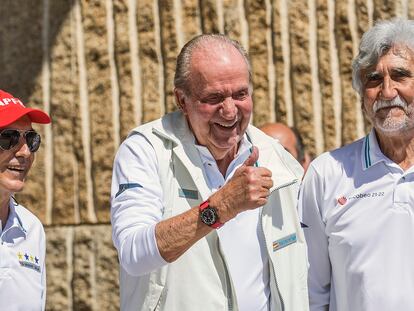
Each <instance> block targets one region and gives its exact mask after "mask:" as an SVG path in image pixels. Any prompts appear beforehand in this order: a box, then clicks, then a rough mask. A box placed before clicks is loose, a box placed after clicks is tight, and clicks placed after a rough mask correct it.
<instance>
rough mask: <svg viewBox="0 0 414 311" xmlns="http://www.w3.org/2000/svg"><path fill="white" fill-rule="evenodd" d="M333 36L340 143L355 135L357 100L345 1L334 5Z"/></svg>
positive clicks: (354, 137)
mask: <svg viewBox="0 0 414 311" xmlns="http://www.w3.org/2000/svg"><path fill="white" fill-rule="evenodd" d="M335 37H336V44H337V47H338V54H339V73H340V77H341V93H342V94H341V96H342V144H347V143H350V142H352V141H354V140H355V139H356V137H357V135H356V126H355V124H356V111H355V106H356V105H355V102H356V100H357V98H356V95H355V91H354V90H353V89H352V68H351V64H352V59H353V51H352V37H351V30H350V29H349V18H348V16H347V2H346V1H344V2H337V3H336V6H335Z"/></svg>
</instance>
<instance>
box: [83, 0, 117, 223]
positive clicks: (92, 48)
mask: <svg viewBox="0 0 414 311" xmlns="http://www.w3.org/2000/svg"><path fill="white" fill-rule="evenodd" d="M106 14H107V12H106V7H105V2H104V1H100V0H89V1H86V0H84V1H82V16H83V26H84V38H85V54H86V55H85V56H86V69H87V72H88V97H89V113H90V128H91V137H90V139H91V145H92V148H91V150H92V180H93V185H94V189H93V190H94V202H95V213H96V217H97V219H98V221H103V222H105V221H108V220H109V217H108V198H109V195H110V185H111V177H112V163H113V157H112V156H109V155H113V154H114V152H115V148H114V147H115V146H114V144H113V143H112V142H113V138H114V133H113V122H112V114H113V113H112V92H111V91H112V90H111V82H110V74H111V73H110V68H109V60H108V38H107V27H106ZM87 221H93V220H91V219H87Z"/></svg>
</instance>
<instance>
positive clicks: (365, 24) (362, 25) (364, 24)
mask: <svg viewBox="0 0 414 311" xmlns="http://www.w3.org/2000/svg"><path fill="white" fill-rule="evenodd" d="M355 10H356V16H357V22H358V37H359V38H361V37H362V35H363V34H364V32H365V31H367V30H368V29H369V18H370V17H369V16H368V8H367V4H366V1H363V0H356V1H355ZM363 117H364V129H365V132H369V130H370V128H371V124H370V122H369V121H368V120H367V119H366V118H365V116H363Z"/></svg>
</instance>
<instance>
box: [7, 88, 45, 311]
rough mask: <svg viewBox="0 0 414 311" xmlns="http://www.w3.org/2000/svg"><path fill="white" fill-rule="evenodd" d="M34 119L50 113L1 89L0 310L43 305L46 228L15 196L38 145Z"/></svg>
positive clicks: (39, 121) (41, 308) (38, 307)
mask: <svg viewBox="0 0 414 311" xmlns="http://www.w3.org/2000/svg"><path fill="white" fill-rule="evenodd" d="M32 123H42V124H46V123H50V118H49V116H48V115H47V114H46V113H45V112H43V111H41V110H38V109H31V108H27V107H25V106H24V105H23V103H22V102H21V101H20V100H19V99H18V98H15V97H14V96H12V95H11V94H9V93H7V92H4V91H1V90H0V304H1V307H0V309H2V308H3V307H4V308H5V309H7V310H44V308H45V301H46V281H45V280H46V271H45V249H46V244H45V232H44V229H43V226H42V224H41V222H40V221H39V219H37V218H36V216H34V215H33V214H32V213H31V212H29V211H28V210H27V209H25V208H24V207H23V206H21V205H20V204H18V203H17V202H16V200H15V199H14V197H13V195H14V193H15V192H19V191H21V190H22V189H23V186H24V183H25V179H26V175H27V173H28V172H29V170H30V168H31V166H32V163H33V161H34V155H35V152H36V151H37V150H38V149H39V146H40V141H41V139H40V135H39V134H38V133H36V132H35V131H34V130H33V128H32Z"/></svg>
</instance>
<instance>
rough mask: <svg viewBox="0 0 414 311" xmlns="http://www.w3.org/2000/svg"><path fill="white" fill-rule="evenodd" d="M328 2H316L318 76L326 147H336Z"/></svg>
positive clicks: (326, 148) (322, 0)
mask: <svg viewBox="0 0 414 311" xmlns="http://www.w3.org/2000/svg"><path fill="white" fill-rule="evenodd" d="M327 9H328V3H327V1H326V0H318V1H317V3H316V16H317V36H318V37H317V46H318V64H319V67H318V69H319V72H318V78H319V83H320V88H321V101H322V114H323V115H322V123H323V130H324V132H323V136H324V142H325V145H324V149H325V150H329V149H332V148H334V147H335V135H336V133H335V132H336V130H335V112H334V101H333V86H332V70H331V56H330V47H329V44H330V42H329V38H330V34H329V32H330V31H329V20H328V10H327Z"/></svg>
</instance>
